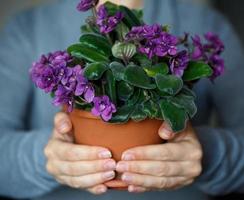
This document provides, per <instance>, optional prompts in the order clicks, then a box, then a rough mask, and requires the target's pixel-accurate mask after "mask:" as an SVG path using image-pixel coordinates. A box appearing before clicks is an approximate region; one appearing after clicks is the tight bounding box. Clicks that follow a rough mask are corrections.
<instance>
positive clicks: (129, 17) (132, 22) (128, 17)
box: [119, 6, 142, 28]
mask: <svg viewBox="0 0 244 200" xmlns="http://www.w3.org/2000/svg"><path fill="white" fill-rule="evenodd" d="M119 10H120V11H121V12H123V14H124V15H125V17H124V18H123V22H124V23H125V24H126V25H127V26H128V27H129V28H132V27H133V26H140V25H142V24H141V22H140V20H139V19H138V17H137V16H136V15H135V14H134V12H133V11H132V10H130V9H129V8H127V7H125V6H119Z"/></svg>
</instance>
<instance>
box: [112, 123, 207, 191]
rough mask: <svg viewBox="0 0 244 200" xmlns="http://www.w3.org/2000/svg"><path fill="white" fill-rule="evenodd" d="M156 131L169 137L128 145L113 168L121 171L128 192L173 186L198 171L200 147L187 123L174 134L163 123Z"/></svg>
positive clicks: (175, 186)
mask: <svg viewBox="0 0 244 200" xmlns="http://www.w3.org/2000/svg"><path fill="white" fill-rule="evenodd" d="M159 135H160V137H161V138H162V139H166V140H169V141H168V142H167V143H165V144H159V145H150V146H144V147H136V148H132V149H129V150H127V151H125V152H124V153H123V155H122V161H120V162H119V163H118V164H117V169H116V170H117V171H118V172H122V173H123V175H122V180H123V181H125V182H126V183H127V184H128V185H129V187H128V190H129V192H145V191H149V190H170V189H177V188H180V187H183V186H186V185H189V184H191V183H192V182H193V181H194V179H195V178H196V177H197V176H199V175H200V173H201V170H202V166H201V159H202V149H201V145H200V143H199V141H198V139H197V137H196V134H195V131H194V129H193V128H192V126H191V125H190V123H188V125H187V128H186V129H185V131H183V132H181V133H179V134H177V135H175V134H174V133H172V131H170V128H169V126H168V125H167V124H166V123H163V124H162V126H161V128H160V129H159Z"/></svg>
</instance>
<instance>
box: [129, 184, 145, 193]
mask: <svg viewBox="0 0 244 200" xmlns="http://www.w3.org/2000/svg"><path fill="white" fill-rule="evenodd" d="M148 190H149V189H147V188H144V187H140V186H135V185H129V186H128V192H133V193H143V192H146V191H148Z"/></svg>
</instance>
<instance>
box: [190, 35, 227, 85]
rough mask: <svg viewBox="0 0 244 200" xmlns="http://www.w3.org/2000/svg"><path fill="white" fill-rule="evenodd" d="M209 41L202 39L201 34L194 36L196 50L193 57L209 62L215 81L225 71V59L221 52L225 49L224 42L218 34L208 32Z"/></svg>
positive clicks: (206, 36) (212, 78)
mask: <svg viewBox="0 0 244 200" xmlns="http://www.w3.org/2000/svg"><path fill="white" fill-rule="evenodd" d="M204 38H205V39H206V41H207V43H205V44H204V43H203V42H202V41H201V38H200V36H198V35H196V36H195V37H192V41H193V46H194V50H193V52H192V55H191V56H192V59H194V60H201V61H204V62H206V63H208V64H209V65H210V66H211V67H212V69H213V75H212V76H211V77H210V79H211V80H212V81H213V80H214V79H215V78H217V77H218V76H220V75H222V74H223V72H224V60H223V59H222V58H221V57H220V54H221V53H222V52H223V51H224V44H223V42H222V41H221V40H220V38H219V37H218V35H216V34H213V33H211V32H208V33H207V34H205V35H204Z"/></svg>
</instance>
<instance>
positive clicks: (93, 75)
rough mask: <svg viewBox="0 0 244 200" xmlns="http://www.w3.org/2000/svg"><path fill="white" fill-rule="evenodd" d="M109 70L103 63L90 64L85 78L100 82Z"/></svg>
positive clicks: (86, 69)
mask: <svg viewBox="0 0 244 200" xmlns="http://www.w3.org/2000/svg"><path fill="white" fill-rule="evenodd" d="M108 69H109V67H108V65H107V64H106V63H103V62H96V63H91V64H88V65H87V66H86V67H85V70H84V76H85V77H86V78H87V79H88V80H99V79H100V78H101V77H102V75H103V74H104V72H105V71H107V70H108Z"/></svg>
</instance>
